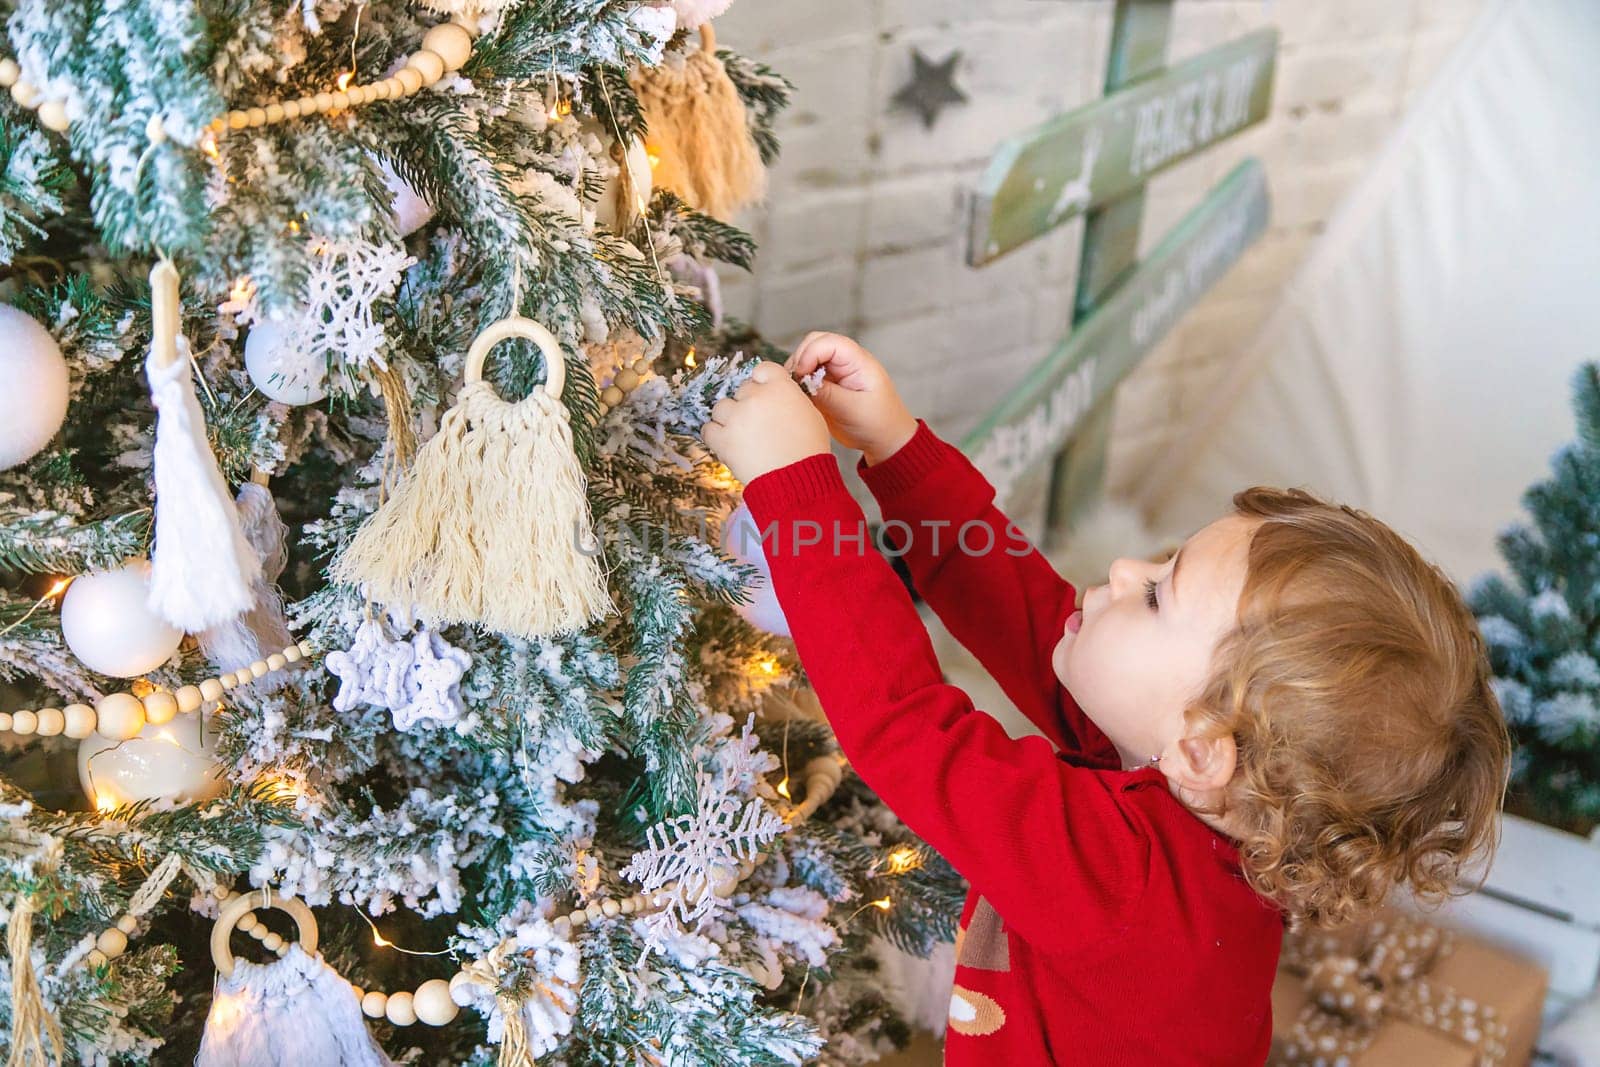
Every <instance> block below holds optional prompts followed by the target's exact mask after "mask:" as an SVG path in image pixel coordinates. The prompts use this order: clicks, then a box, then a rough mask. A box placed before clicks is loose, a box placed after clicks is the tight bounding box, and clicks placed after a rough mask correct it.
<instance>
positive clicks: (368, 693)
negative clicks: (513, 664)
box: [324, 618, 472, 730]
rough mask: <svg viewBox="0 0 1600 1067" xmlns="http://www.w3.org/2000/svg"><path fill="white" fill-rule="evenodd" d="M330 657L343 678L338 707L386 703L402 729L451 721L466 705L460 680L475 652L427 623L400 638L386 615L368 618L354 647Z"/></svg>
mask: <svg viewBox="0 0 1600 1067" xmlns="http://www.w3.org/2000/svg"><path fill="white" fill-rule="evenodd" d="M324 662H325V663H326V664H327V667H328V670H329V672H330V673H332V674H333V675H335V676H336V677H338V679H339V692H338V694H337V695H336V696H335V697H334V698H333V707H334V710H335V711H351V710H353V709H354V708H355V707H356V706H357V705H359V704H369V705H371V706H373V707H376V708H384V709H386V710H387V711H389V712H390V713H391V714H392V715H393V716H394V725H395V729H397V730H409V729H411V728H412V727H413V726H415V725H417V724H418V723H420V722H423V721H424V720H429V721H431V722H433V723H435V724H436V725H439V726H449V725H451V724H452V723H454V722H456V721H457V720H458V719H460V718H461V716H462V715H463V714H464V713H465V711H466V703H465V701H463V700H462V697H461V688H460V683H461V679H462V677H463V676H464V675H465V674H466V673H467V670H468V668H470V667H471V666H472V657H471V656H470V655H468V654H467V653H466V652H464V651H462V650H461V649H459V648H456V647H455V646H454V645H452V644H450V642H448V641H446V640H445V639H444V638H443V637H440V636H439V635H438V634H437V633H435V632H434V631H433V630H431V629H429V628H428V627H426V626H423V627H422V628H421V629H419V630H417V631H416V632H415V633H412V634H410V635H409V636H408V637H401V638H399V639H395V638H391V637H390V636H389V629H388V627H387V626H386V625H385V624H384V623H383V621H382V620H381V619H377V618H369V619H366V620H365V621H363V622H362V624H361V626H360V628H359V629H358V630H357V631H356V637H355V641H354V642H352V644H351V646H350V648H349V649H348V650H346V651H342V652H340V651H334V652H330V653H328V655H327V657H326V658H325V659H324Z"/></svg>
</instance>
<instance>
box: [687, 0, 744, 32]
mask: <svg viewBox="0 0 1600 1067" xmlns="http://www.w3.org/2000/svg"><path fill="white" fill-rule="evenodd" d="M732 6H733V0H672V9H673V10H674V11H676V12H677V13H678V26H679V28H680V29H685V30H696V29H699V28H700V24H701V23H703V22H709V21H711V20H712V19H714V18H716V17H717V16H718V15H720V14H722V13H723V12H724V11H726V10H728V8H730V7H732Z"/></svg>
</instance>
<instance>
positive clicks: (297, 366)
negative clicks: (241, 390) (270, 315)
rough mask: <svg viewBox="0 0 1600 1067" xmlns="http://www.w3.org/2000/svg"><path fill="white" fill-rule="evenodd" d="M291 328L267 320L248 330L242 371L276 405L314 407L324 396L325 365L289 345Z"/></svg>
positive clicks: (291, 337) (314, 357)
mask: <svg viewBox="0 0 1600 1067" xmlns="http://www.w3.org/2000/svg"><path fill="white" fill-rule="evenodd" d="M293 335H294V328H293V326H292V325H290V324H289V323H284V322H275V321H273V320H271V319H267V320H264V321H262V322H258V323H256V324H255V325H254V326H252V327H250V336H248V337H246V338H245V339H244V369H245V370H247V371H249V372H250V380H251V381H252V382H254V383H255V387H256V388H257V389H259V390H261V392H262V393H263V394H264V395H265V396H267V397H268V398H269V399H271V400H276V401H278V403H280V404H289V405H292V406H299V405H302V404H315V403H316V402H317V401H319V400H321V399H322V398H323V397H325V396H327V395H328V366H327V363H326V361H324V360H323V359H322V358H320V357H318V356H315V355H309V354H307V353H305V352H303V351H301V350H300V348H299V347H298V346H296V345H294V344H292V343H291V342H292V341H293Z"/></svg>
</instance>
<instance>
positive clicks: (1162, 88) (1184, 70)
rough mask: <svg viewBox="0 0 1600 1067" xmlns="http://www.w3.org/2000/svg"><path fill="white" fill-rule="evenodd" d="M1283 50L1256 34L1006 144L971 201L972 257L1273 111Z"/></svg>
mask: <svg viewBox="0 0 1600 1067" xmlns="http://www.w3.org/2000/svg"><path fill="white" fill-rule="evenodd" d="M1121 6H1122V5H1119V7H1121ZM1133 11H1134V12H1137V11H1138V8H1137V7H1135V8H1134V9H1133ZM1162 29H1163V31H1164V27H1162ZM1161 37H1162V39H1163V40H1164V37H1165V33H1164V32H1163V33H1162V34H1161ZM1277 49H1278V32H1277V31H1276V30H1272V29H1267V30H1261V31H1258V32H1256V33H1252V34H1249V35H1248V36H1245V37H1241V38H1239V39H1238V40H1236V41H1233V42H1230V43H1229V44H1226V45H1223V46H1222V47H1220V48H1217V49H1215V50H1213V51H1211V52H1207V53H1206V54H1204V55H1202V56H1197V57H1196V58H1194V59H1192V60H1189V61H1188V62H1186V63H1182V64H1179V65H1178V66H1175V67H1172V68H1170V69H1169V70H1166V71H1163V72H1162V73H1160V74H1156V75H1154V76H1150V77H1146V78H1142V79H1139V80H1137V81H1134V82H1133V84H1131V85H1129V86H1128V87H1127V88H1120V89H1118V90H1117V91H1115V92H1112V93H1111V94H1110V95H1108V96H1105V97H1103V98H1102V99H1100V100H1097V101H1095V102H1094V103H1092V104H1089V105H1087V106H1086V107H1082V108H1079V109H1078V110H1076V111H1073V112H1071V113H1069V114H1066V115H1062V116H1060V117H1058V118H1054V119H1051V120H1049V121H1048V122H1045V123H1043V124H1041V125H1039V126H1037V127H1035V128H1034V129H1032V130H1030V131H1028V132H1027V133H1023V134H1019V135H1018V136H1016V137H1014V138H1012V139H1010V140H1008V141H1006V142H1004V143H1003V144H1001V146H1000V148H999V150H998V151H997V152H996V154H995V156H994V158H993V159H992V160H991V161H990V164H989V167H988V169H987V170H986V171H985V172H984V175H983V177H982V179H981V180H980V181H979V183H978V187H977V189H976V190H975V191H974V193H973V195H972V196H971V197H970V199H969V201H968V210H969V212H970V218H969V223H968V225H969V230H968V241H967V261H968V262H969V263H970V264H971V265H973V266H975V267H976V266H981V265H982V264H984V263H987V262H989V261H990V260H992V259H994V258H996V257H997V256H1000V255H1003V254H1005V253H1006V252H1009V251H1011V250H1012V249H1014V248H1017V247H1018V246H1020V245H1023V244H1026V243H1027V242H1029V241H1031V240H1033V239H1034V238H1036V237H1038V236H1040V235H1041V234H1044V233H1047V232H1049V231H1050V230H1052V229H1054V228H1055V227H1057V226H1059V225H1061V224H1062V223H1063V222H1066V221H1067V220H1068V219H1071V218H1074V217H1076V216H1078V215H1082V214H1084V213H1085V212H1088V211H1089V210H1091V209H1092V208H1095V207H1098V206H1100V205H1102V204H1106V203H1108V202H1110V201H1113V200H1116V199H1118V198H1120V197H1123V196H1126V195H1127V194H1129V193H1131V192H1134V191H1136V190H1138V189H1140V188H1141V187H1142V186H1143V185H1144V183H1145V182H1147V181H1148V180H1149V179H1150V178H1151V176H1152V175H1154V174H1156V173H1158V172H1160V171H1162V170H1164V169H1166V168H1167V167H1170V166H1172V165H1173V164H1174V163H1178V162H1180V161H1181V160H1184V159H1187V158H1189V157H1190V156H1192V155H1194V154H1195V153H1197V152H1200V151H1202V150H1204V149H1205V148H1207V147H1208V146H1210V145H1213V144H1216V143H1218V142H1219V141H1223V140H1225V139H1227V138H1228V137H1231V136H1233V135H1234V134H1236V133H1238V132H1239V131H1240V130H1243V129H1245V128H1247V127H1249V126H1251V125H1253V124H1255V123H1257V122H1260V121H1261V120H1262V119H1264V118H1266V116H1267V112H1268V108H1269V104H1270V101H1271V99H1272V80H1273V73H1274V68H1275V56H1276V54H1277Z"/></svg>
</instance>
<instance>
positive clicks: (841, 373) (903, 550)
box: [785, 333, 1097, 751]
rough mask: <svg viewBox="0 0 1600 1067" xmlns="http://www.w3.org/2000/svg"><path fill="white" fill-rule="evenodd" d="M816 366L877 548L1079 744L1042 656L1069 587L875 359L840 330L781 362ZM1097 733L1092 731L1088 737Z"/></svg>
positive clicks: (1021, 695)
mask: <svg viewBox="0 0 1600 1067" xmlns="http://www.w3.org/2000/svg"><path fill="white" fill-rule="evenodd" d="M819 367H820V368H822V370H823V372H824V377H823V380H822V382H821V385H820V390H819V391H818V392H817V394H816V395H815V396H813V397H812V402H813V403H814V404H815V405H816V407H817V410H818V411H820V412H822V415H823V418H825V419H826V420H827V422H828V429H829V432H830V433H832V435H833V437H834V439H835V440H837V441H839V442H840V443H841V444H843V445H845V446H846V447H849V448H857V449H860V450H861V452H862V456H861V459H860V461H859V462H858V463H857V464H856V470H857V472H858V473H859V474H860V475H861V478H862V481H864V482H865V483H866V484H867V487H868V488H869V489H871V490H872V493H873V495H874V496H875V497H877V500H878V504H879V506H880V508H881V509H882V511H883V519H884V524H885V525H884V537H883V539H884V540H885V541H893V545H892V546H890V545H885V546H884V547H885V548H886V549H887V550H889V551H893V552H897V553H899V554H901V555H903V556H904V558H905V561H906V566H907V568H908V569H909V570H910V572H911V578H912V581H913V582H914V583H915V584H916V587H917V591H918V592H919V593H921V594H922V597H923V599H924V600H926V601H927V602H928V604H929V605H930V606H931V607H932V608H933V610H934V611H935V612H936V613H937V614H938V616H939V618H940V619H941V620H943V622H944V624H945V626H947V627H948V628H949V630H950V632H951V634H953V635H954V636H955V638H956V640H958V641H960V642H961V644H962V645H964V646H965V647H966V648H967V650H968V651H969V652H971V653H972V654H973V655H974V656H976V657H977V658H978V661H979V662H980V663H982V664H983V666H984V669H985V670H987V671H988V672H989V673H990V674H991V675H993V676H994V679H995V681H997V682H998V683H1000V687H1001V688H1002V689H1004V690H1005V692H1006V695H1007V696H1008V697H1010V698H1011V700H1012V701H1013V702H1014V703H1015V704H1016V705H1017V708H1018V710H1020V711H1021V712H1022V713H1023V714H1024V715H1026V716H1027V717H1028V719H1029V720H1030V721H1031V722H1032V723H1033V724H1034V725H1035V726H1037V727H1038V728H1039V729H1040V730H1042V731H1044V734H1045V736H1047V737H1049V738H1050V740H1051V741H1053V742H1055V743H1056V744H1057V745H1059V746H1060V747H1062V748H1064V749H1068V750H1071V751H1083V750H1084V748H1085V747H1086V744H1087V742H1088V739H1086V738H1085V737H1084V734H1085V733H1090V731H1087V730H1085V729H1084V725H1085V724H1084V722H1083V720H1082V716H1081V714H1079V713H1078V712H1077V709H1076V707H1075V706H1070V705H1065V706H1064V702H1063V701H1062V699H1061V698H1062V692H1061V684H1060V682H1059V681H1058V680H1057V679H1056V676H1055V672H1054V671H1053V670H1052V668H1051V665H1050V657H1049V655H1048V653H1044V654H1041V650H1042V649H1049V648H1051V647H1053V645H1054V642H1055V641H1056V640H1058V639H1059V638H1060V636H1061V630H1062V627H1063V626H1064V625H1065V622H1066V617H1067V615H1068V614H1070V613H1071V612H1072V609H1073V607H1074V606H1075V605H1074V601H1075V600H1076V592H1075V591H1074V589H1073V588H1072V586H1071V585H1069V584H1068V583H1067V582H1066V581H1064V580H1063V579H1062V578H1061V576H1060V575H1059V574H1057V573H1056V571H1055V568H1054V567H1052V566H1051V565H1050V563H1049V561H1048V560H1046V559H1045V558H1044V556H1043V555H1041V554H1040V553H1039V552H1038V551H1037V550H1036V549H1034V547H1033V546H1032V545H1031V544H1029V543H1028V541H1027V538H1026V536H1025V535H1024V534H1023V533H1022V532H1021V531H1020V530H1018V529H1017V528H1016V527H1015V526H1014V525H1013V524H1012V523H1011V521H1010V519H1008V518H1007V517H1006V516H1005V514H1004V513H1003V512H1001V511H1000V510H999V509H998V508H997V507H995V506H994V489H993V487H992V486H990V484H989V483H988V481H987V480H986V479H985V478H984V477H983V475H982V474H980V473H979V472H978V470H977V469H976V468H975V467H973V465H972V463H971V462H970V461H969V460H968V459H967V458H966V457H965V456H964V455H962V454H961V452H960V451H959V450H957V449H955V448H953V447H951V446H950V445H948V444H946V443H945V442H944V441H942V440H940V439H939V438H938V437H936V436H935V435H934V434H933V431H931V430H930V429H928V426H927V424H926V423H925V422H923V421H922V420H921V419H917V418H914V417H912V415H911V413H910V411H909V410H908V409H907V408H906V406H905V403H904V402H903V401H902V400H901V399H900V395H899V393H898V392H897V391H896V390H895V387H894V382H893V381H892V380H891V379H890V377H889V373H888V371H887V370H885V369H884V367H883V365H882V364H881V363H880V362H879V361H878V360H877V359H876V358H875V357H874V356H873V355H872V354H871V353H870V352H868V351H866V350H865V349H863V348H862V347H861V346H860V345H858V344H856V343H855V342H854V341H852V340H851V339H850V338H848V337H842V336H840V335H838V334H829V333H814V334H810V335H808V336H807V337H806V339H805V340H804V341H803V342H801V344H800V346H799V347H798V348H796V349H795V351H794V355H792V356H790V357H789V361H788V363H787V364H785V369H787V370H789V371H790V372H791V373H794V374H800V375H807V374H810V373H812V372H813V371H815V370H816V369H817V368H819ZM1095 736H1097V732H1096V733H1095Z"/></svg>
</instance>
